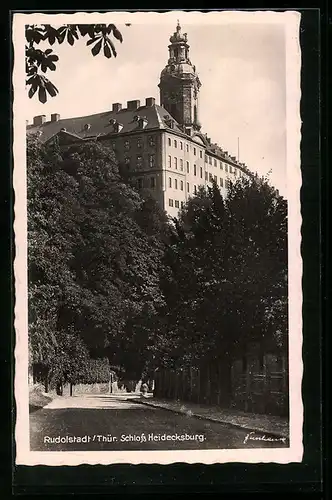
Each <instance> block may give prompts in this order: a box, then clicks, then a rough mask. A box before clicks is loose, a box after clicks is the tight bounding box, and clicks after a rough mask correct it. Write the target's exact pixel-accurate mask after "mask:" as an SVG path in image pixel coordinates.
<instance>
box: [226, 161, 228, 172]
mask: <svg viewBox="0 0 332 500" xmlns="http://www.w3.org/2000/svg"><path fill="white" fill-rule="evenodd" d="M225 172H228V165H227V163H225Z"/></svg>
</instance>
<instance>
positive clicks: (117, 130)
mask: <svg viewBox="0 0 332 500" xmlns="http://www.w3.org/2000/svg"><path fill="white" fill-rule="evenodd" d="M122 129H123V125H122V123H119V122H116V124H115V125H114V132H116V133H119V132H121V130H122Z"/></svg>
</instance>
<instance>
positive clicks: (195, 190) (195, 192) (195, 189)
mask: <svg viewBox="0 0 332 500" xmlns="http://www.w3.org/2000/svg"><path fill="white" fill-rule="evenodd" d="M194 194H197V186H195V185H194Z"/></svg>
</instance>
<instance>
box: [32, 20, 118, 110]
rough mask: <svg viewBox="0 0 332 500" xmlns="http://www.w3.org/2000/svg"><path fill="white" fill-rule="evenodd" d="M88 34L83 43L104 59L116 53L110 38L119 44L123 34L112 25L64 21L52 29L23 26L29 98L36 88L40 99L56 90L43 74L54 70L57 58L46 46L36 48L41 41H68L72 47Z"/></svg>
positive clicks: (47, 25) (60, 42)
mask: <svg viewBox="0 0 332 500" xmlns="http://www.w3.org/2000/svg"><path fill="white" fill-rule="evenodd" d="M84 37H88V40H87V42H86V45H87V46H89V47H91V53H92V55H93V56H96V55H98V54H99V53H100V52H101V51H102V53H103V54H104V56H105V57H106V58H107V59H110V58H111V57H116V56H117V51H116V48H115V45H114V43H113V40H112V38H114V39H115V40H118V41H119V42H121V43H122V40H123V38H122V34H121V33H120V31H119V30H118V29H117V27H116V26H115V25H114V24H108V25H106V24H65V25H62V26H60V27H57V28H55V27H54V26H51V25H50V24H41V25H36V24H29V25H27V26H26V28H25V38H26V47H25V71H26V85H27V86H28V87H29V90H28V96H29V97H30V99H31V98H32V97H33V96H34V95H35V94H36V93H37V91H38V99H39V101H40V102H42V103H45V102H46V101H47V94H49V95H50V96H51V97H54V96H56V95H57V93H58V92H59V91H58V89H57V88H56V86H55V85H54V84H53V83H52V82H51V81H50V80H49V79H48V78H47V77H46V76H45V73H47V72H48V71H55V70H56V63H57V62H58V60H59V57H58V56H57V55H56V54H55V53H54V52H53V50H52V49H50V48H48V49H46V50H42V49H41V48H39V47H37V46H38V45H39V44H40V43H41V42H46V43H49V44H50V45H54V44H55V43H58V44H62V43H68V44H69V45H70V46H73V45H74V44H75V42H76V41H77V40H79V39H80V38H84Z"/></svg>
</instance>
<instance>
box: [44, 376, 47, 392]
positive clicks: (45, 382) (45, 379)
mask: <svg viewBox="0 0 332 500" xmlns="http://www.w3.org/2000/svg"><path fill="white" fill-rule="evenodd" d="M44 386H45V392H48V373H46V375H45V378H44Z"/></svg>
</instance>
